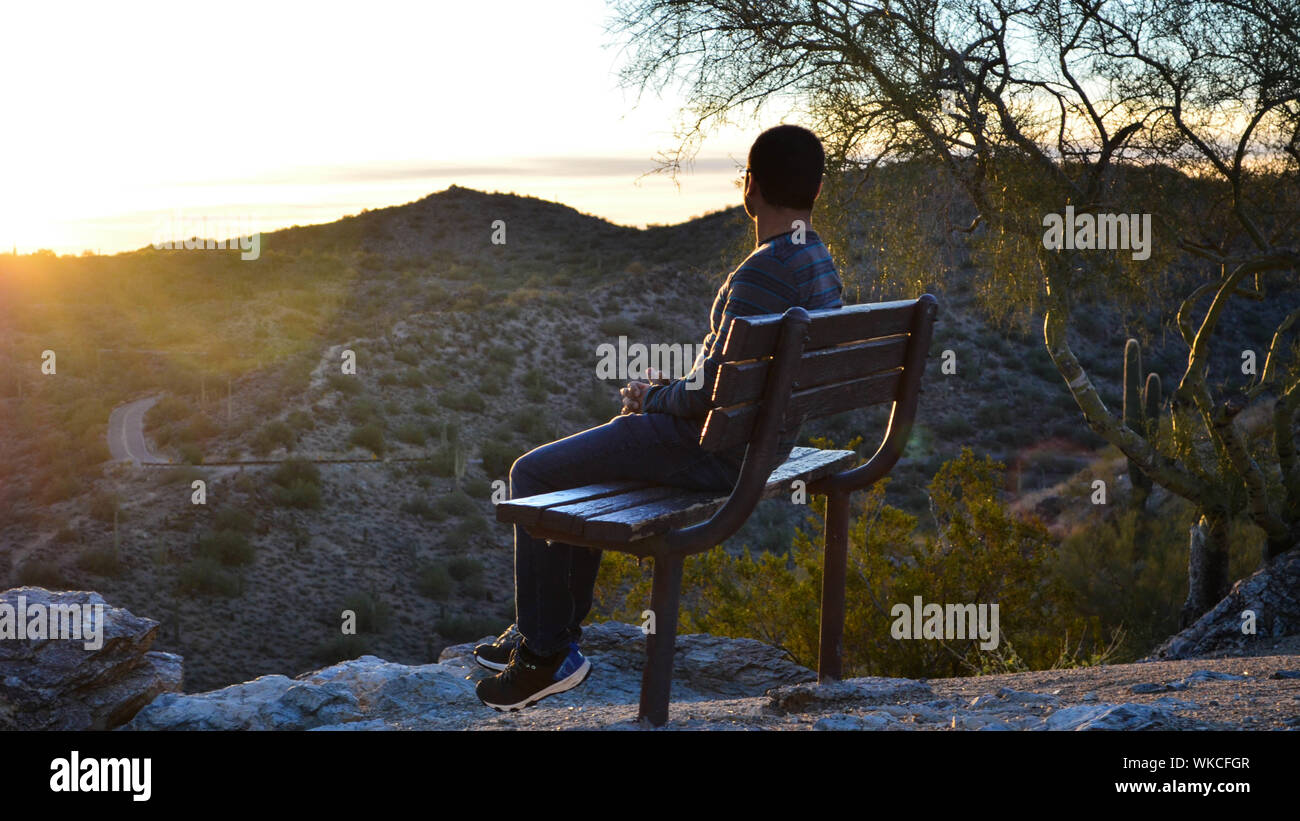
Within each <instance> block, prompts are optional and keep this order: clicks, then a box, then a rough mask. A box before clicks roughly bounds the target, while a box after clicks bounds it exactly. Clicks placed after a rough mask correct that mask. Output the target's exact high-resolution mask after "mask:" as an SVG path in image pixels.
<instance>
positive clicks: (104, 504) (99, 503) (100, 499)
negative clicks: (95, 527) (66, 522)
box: [87, 490, 125, 522]
mask: <svg viewBox="0 0 1300 821" xmlns="http://www.w3.org/2000/svg"><path fill="white" fill-rule="evenodd" d="M120 503H121V500H120V499H118V496H117V494H116V493H113V492H111V491H107V490H99V491H96V492H95V495H94V496H92V497H91V498H90V508H89V509H88V511H87V512H88V513H90V518H92V519H95V520H97V521H100V522H112V521H113V514H115V513H116V514H117V519H118V521H119V522H121V521H122V519H124V518H125V517H124V516H123V515H122V511H121V507H120Z"/></svg>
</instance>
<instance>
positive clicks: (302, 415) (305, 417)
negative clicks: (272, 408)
mask: <svg viewBox="0 0 1300 821" xmlns="http://www.w3.org/2000/svg"><path fill="white" fill-rule="evenodd" d="M285 421H286V422H288V423H289V427H291V428H293V429H294V430H297V431H305V430H315V429H316V422H315V421H314V420H313V419H312V418H311V414H309V413H307V412H306V411H300V410H296V411H291V412H290V413H289V415H288V416H287V417H285Z"/></svg>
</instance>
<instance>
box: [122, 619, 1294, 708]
mask: <svg viewBox="0 0 1300 821" xmlns="http://www.w3.org/2000/svg"><path fill="white" fill-rule="evenodd" d="M583 642H584V649H585V651H586V652H587V653H588V655H589V657H590V658H591V661H592V665H593V670H592V674H591V676H590V678H588V680H587V681H586V683H585V684H583V686H581V687H579V688H578V689H576V690H573V691H570V692H568V693H565V694H562V695H560V696H556V697H553V698H550V699H547V700H546V701H544V702H543V703H542V704H539V705H538V706H536V707H533V708H530V709H528V710H526V711H523V712H520V713H513V714H501V713H495V712H493V711H491V710H488V709H487V708H485V707H483V706H481V705H480V704H479V703H478V702H477V700H476V699H475V697H474V694H473V684H474V682H475V681H477V680H478V679H480V678H482V677H484V676H486V675H489V674H490V673H489V672H488V671H485V670H482V669H481V668H479V667H478V666H477V665H476V664H475V663H474V661H473V659H472V658H471V656H470V652H471V650H472V647H473V645H472V644H462V645H457V646H453V647H449V648H447V650H446V651H444V652H443V654H442V656H441V658H440V659H439V662H438V663H436V664H427V665H421V666H414V667H412V666H405V665H399V664H391V663H388V662H385V661H383V660H381V659H378V658H375V657H373V656H367V657H364V658H361V659H356V660H353V661H349V662H344V663H342V664H338V665H335V666H333V667H330V668H327V669H325V670H321V671H319V672H316V673H314V674H309V675H305V676H301V677H299V678H297V679H290V678H286V677H283V676H266V677H263V678H259V679H257V680H255V681H251V682H246V683H244V684H239V685H235V686H233V687H227V688H224V689H221V690H216V691H213V692H210V693H198V694H185V695H182V694H168V695H163V696H161V697H159V698H158V699H157V700H155V701H154V702H153V703H152V704H150V705H149V706H148V707H146V708H145V709H144V710H142V711H141V712H140V713H139V714H138V715H137V716H136V718H135V719H134V720H133V721H132V722H131V724H130V725H128V726H129V728H130V729H137V730H152V729H313V730H317V729H318V730H510V729H515V730H543V729H548V730H549V729H568V730H636V729H647V728H645V727H643V726H642V725H640V724H639V723H638V722H637V720H636V712H637V694H638V692H639V687H640V666H641V660H642V658H643V655H642V654H643V653H644V638H643V636H642V635H641V633H640V630H639V629H638V628H637V627H635V626H633V625H627V624H619V623H606V624H600V625H596V626H595V627H593V628H591V629H590V630H588V631H587V634H586V635H584V639H583ZM1297 728H1300V656H1296V655H1278V656H1261V657H1255V658H1249V659H1216V660H1200V661H1195V660H1188V661H1160V662H1148V663H1140V664H1124V665H1115V666H1107V667H1096V668H1082V669H1072V670H1051V671H1042V672H1033V673H1021V674H1014V675H1001V676H985V677H979V678H960V679H937V680H930V681H924V680H911V679H894V678H856V679H850V680H846V681H843V682H839V683H835V684H831V685H827V686H820V685H817V684H816V675H815V674H814V673H813V671H811V670H807V669H805V668H802V667H799V666H797V665H794V664H791V663H789V662H787V661H785V660H784V659H782V658H781V657H780V653H779V652H778V651H776V650H775V649H773V648H770V647H767V646H766V645H764V644H762V643H760V642H757V641H752V640H748V639H726V638H719V637H716V636H709V635H692V636H684V637H681V639H680V640H679V642H678V649H677V656H676V664H675V670H674V682H673V706H672V711H671V716H670V721H669V723H668V725H667V726H666V727H665V729H677V730H745V729H767V730H1099V729H1100V730H1154V729H1162V730H1174V729H1211V730H1215V729H1217V730H1228V729H1261V730H1262V729H1271V730H1288V729H1297Z"/></svg>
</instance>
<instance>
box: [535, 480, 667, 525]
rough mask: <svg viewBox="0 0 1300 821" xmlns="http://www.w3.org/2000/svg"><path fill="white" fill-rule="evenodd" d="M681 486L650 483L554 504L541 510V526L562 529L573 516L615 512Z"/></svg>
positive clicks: (641, 503)
mask: <svg viewBox="0 0 1300 821" xmlns="http://www.w3.org/2000/svg"><path fill="white" fill-rule="evenodd" d="M681 492H682V491H681V488H674V487H667V486H664V485H651V486H650V487H645V488H641V489H640V490H631V491H628V492H626V493H616V494H612V495H610V496H601V497H598V498H595V499H583V500H581V501H577V502H573V503H571V504H567V505H554V506H550V507H547V508H546V509H545V510H543V511H542V518H541V520H540V522H541V525H542V527H545V528H547V529H550V530H554V529H556V528H560V529H563V527H564V523H565V522H567V521H568V520H570V519H572V518H574V517H575V516H577V517H580V518H584V519H591V518H595V517H598V516H603V515H605V514H607V513H615V512H617V511H619V510H622V509H623V508H627V507H637V506H640V505H645V504H650V503H652V502H656V501H658V500H660V499H663V498H665V497H668V496H673V495H676V494H678V493H681Z"/></svg>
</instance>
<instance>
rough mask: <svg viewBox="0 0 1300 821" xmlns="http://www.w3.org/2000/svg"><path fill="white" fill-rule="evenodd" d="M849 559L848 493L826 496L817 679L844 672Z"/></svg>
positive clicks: (828, 677) (828, 678)
mask: <svg viewBox="0 0 1300 821" xmlns="http://www.w3.org/2000/svg"><path fill="white" fill-rule="evenodd" d="M848 563H849V494H848V493H847V492H843V491H841V492H838V493H837V492H831V493H829V494H827V496H826V553H825V556H824V557H823V565H822V613H821V620H822V623H821V647H820V649H819V651H818V655H817V682H818V683H819V684H820V683H823V682H827V681H834V680H838V679H839V678H841V677H842V675H843V672H844V670H843V655H844V581H845V576H846V574H847V572H848Z"/></svg>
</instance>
